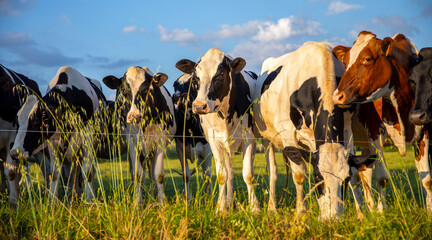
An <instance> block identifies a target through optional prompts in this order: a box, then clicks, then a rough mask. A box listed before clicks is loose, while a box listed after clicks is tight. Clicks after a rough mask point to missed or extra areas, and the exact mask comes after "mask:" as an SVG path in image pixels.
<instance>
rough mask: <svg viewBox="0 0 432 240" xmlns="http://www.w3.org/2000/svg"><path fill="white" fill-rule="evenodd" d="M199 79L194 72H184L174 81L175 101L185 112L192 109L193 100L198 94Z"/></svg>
mask: <svg viewBox="0 0 432 240" xmlns="http://www.w3.org/2000/svg"><path fill="white" fill-rule="evenodd" d="M198 87H199V86H198V80H197V78H196V77H195V75H194V74H187V73H185V74H183V75H182V76H180V77H179V78H178V79H177V81H175V82H174V91H175V92H174V94H173V97H172V99H173V103H174V104H176V105H177V108H179V109H182V111H184V112H189V109H192V102H193V101H194V100H195V99H196V97H197V94H198Z"/></svg>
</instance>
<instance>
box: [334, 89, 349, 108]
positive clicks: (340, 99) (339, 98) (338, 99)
mask: <svg viewBox="0 0 432 240" xmlns="http://www.w3.org/2000/svg"><path fill="white" fill-rule="evenodd" d="M346 101H347V96H346V93H345V92H341V91H336V92H335V93H334V94H333V103H334V104H337V105H344V104H346Z"/></svg>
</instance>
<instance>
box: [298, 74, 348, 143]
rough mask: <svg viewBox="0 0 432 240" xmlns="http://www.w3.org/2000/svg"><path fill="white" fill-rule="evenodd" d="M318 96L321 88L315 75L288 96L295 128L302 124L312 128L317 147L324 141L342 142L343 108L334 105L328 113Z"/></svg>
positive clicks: (299, 127)
mask: <svg viewBox="0 0 432 240" xmlns="http://www.w3.org/2000/svg"><path fill="white" fill-rule="evenodd" d="M320 97H321V89H320V88H318V83H317V78H316V77H312V78H310V79H308V80H306V81H305V82H304V83H303V84H302V85H301V86H300V88H299V89H298V90H296V91H294V92H293V94H292V95H291V97H290V118H291V121H292V122H293V124H294V126H295V127H296V129H297V130H300V129H301V127H302V125H303V124H305V125H306V127H308V128H310V129H314V134H315V140H316V148H317V149H318V148H319V146H320V145H322V144H323V143H324V142H326V141H330V142H342V141H343V124H344V122H343V109H341V108H339V107H338V106H335V107H334V110H333V113H331V114H330V113H329V112H328V111H326V110H324V109H323V107H322V105H321V100H320ZM320 108H321V109H320ZM311 112H312V116H311V114H310V113H311ZM318 113H319V115H317V114H318Z"/></svg>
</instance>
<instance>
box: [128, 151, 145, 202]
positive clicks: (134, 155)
mask: <svg viewBox="0 0 432 240" xmlns="http://www.w3.org/2000/svg"><path fill="white" fill-rule="evenodd" d="M128 145H129V158H130V159H129V167H130V171H131V175H132V180H133V185H134V195H135V200H136V203H137V204H138V205H142V203H143V198H142V192H141V190H142V184H143V180H144V169H143V167H142V165H141V161H140V159H139V157H140V152H139V151H138V149H137V147H136V145H135V144H133V143H129V144H128Z"/></svg>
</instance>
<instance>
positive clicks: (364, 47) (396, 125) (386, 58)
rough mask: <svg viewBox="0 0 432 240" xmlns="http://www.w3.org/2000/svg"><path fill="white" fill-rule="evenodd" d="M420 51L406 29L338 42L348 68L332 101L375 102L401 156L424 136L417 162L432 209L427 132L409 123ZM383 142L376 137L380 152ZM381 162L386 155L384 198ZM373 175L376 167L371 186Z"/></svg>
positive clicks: (338, 52)
mask: <svg viewBox="0 0 432 240" xmlns="http://www.w3.org/2000/svg"><path fill="white" fill-rule="evenodd" d="M417 52H418V50H417V48H416V47H415V45H414V44H413V43H412V42H411V41H410V40H409V39H408V38H406V37H405V36H404V35H403V34H396V35H395V36H393V38H390V37H386V38H384V39H383V40H381V39H379V38H377V37H376V35H375V34H373V33H371V32H366V31H363V32H360V34H359V35H358V37H357V39H356V41H355V42H354V44H353V46H352V47H344V46H337V47H336V48H334V50H333V53H334V54H335V55H336V56H337V57H338V58H339V59H340V60H341V61H342V62H343V63H344V65H345V67H346V71H345V74H344V75H343V77H342V79H341V82H340V83H339V86H338V89H337V90H336V91H335V93H334V94H333V101H334V103H335V104H340V105H347V104H352V103H368V102H373V107H372V105H369V106H370V107H371V108H374V109H375V111H376V113H377V116H378V117H379V119H381V121H382V122H383V124H384V126H385V131H386V132H387V133H388V135H389V136H390V138H391V139H392V140H393V141H394V142H395V145H396V146H397V147H398V149H399V153H400V154H401V155H405V153H406V147H407V145H408V144H411V143H414V142H415V141H416V140H418V139H419V138H420V137H421V139H420V140H419V141H418V142H417V143H416V146H415V147H418V148H419V151H418V152H419V154H418V155H417V156H416V167H417V170H418V172H419V174H420V177H421V180H422V185H423V188H424V192H425V194H426V204H427V208H428V209H429V210H432V196H431V194H432V191H431V186H432V184H431V176H430V166H429V163H428V159H427V158H428V157H427V152H428V147H429V146H428V145H429V137H428V136H427V134H424V132H423V131H422V129H421V127H415V126H413V125H412V124H411V123H410V122H409V112H410V109H411V107H412V105H413V103H414V94H413V92H412V90H411V87H410V85H409V82H408V73H409V71H410V69H411V68H412V65H411V61H410V60H411V59H412V56H413V55H414V56H415V55H416V54H417ZM366 112H367V113H369V111H366ZM362 117H363V118H367V116H362ZM382 135H383V134H382ZM382 135H381V136H382ZM382 141H383V137H380V138H378V141H374V142H373V144H374V145H375V147H376V148H377V151H378V155H379V156H381V157H383V150H382V144H383V142H382ZM383 162H385V160H383V161H377V162H376V163H379V165H378V166H376V167H377V170H376V172H377V182H378V185H379V187H380V193H381V199H383V198H384V190H383V189H384V188H385V186H386V184H387V182H388V180H389V176H388V171H387V170H386V167H385V164H384V163H383ZM371 175H372V169H368V170H367V173H366V174H365V176H366V180H367V182H368V185H369V187H370V186H371V185H370V183H371V181H372V180H371V179H370V178H371ZM382 205H383V204H382V202H380V203H379V205H378V210H382V207H383V206H382Z"/></svg>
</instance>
